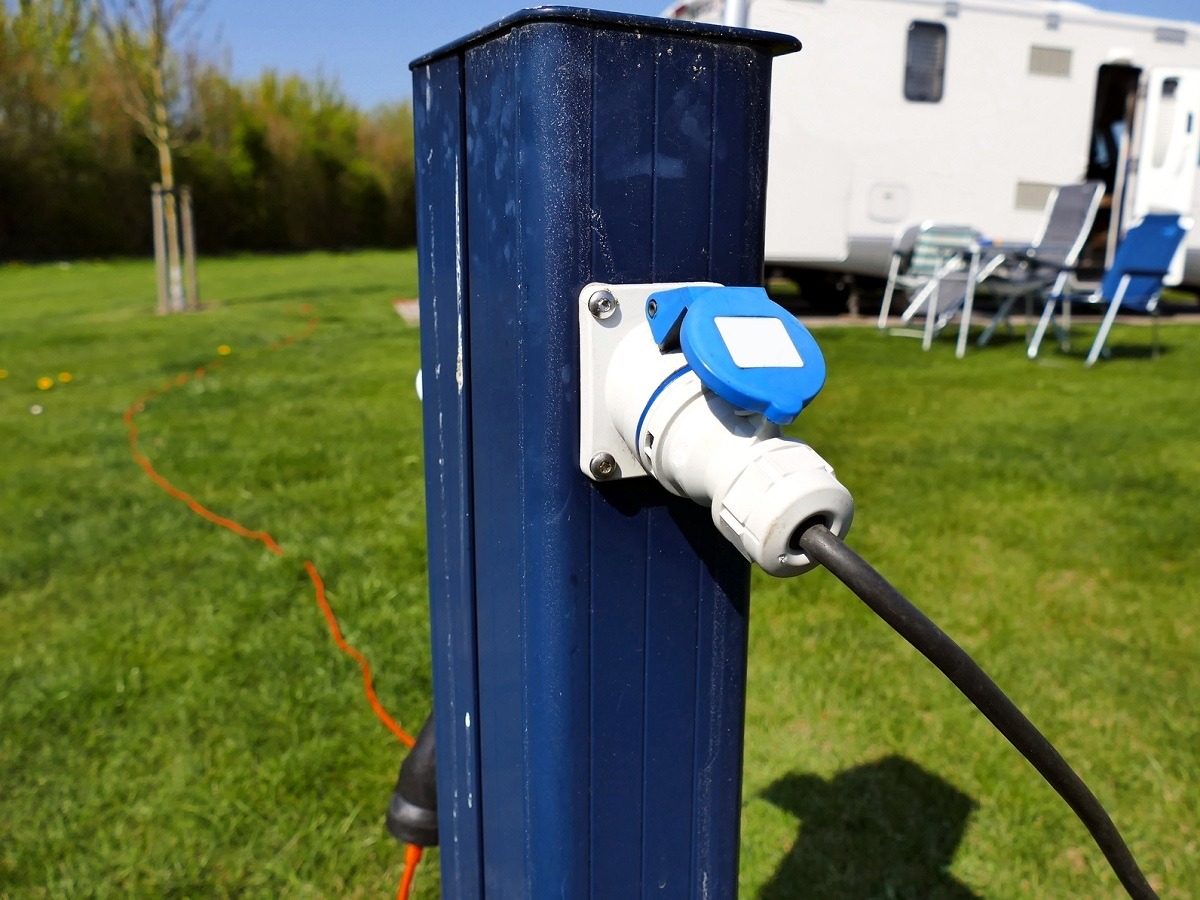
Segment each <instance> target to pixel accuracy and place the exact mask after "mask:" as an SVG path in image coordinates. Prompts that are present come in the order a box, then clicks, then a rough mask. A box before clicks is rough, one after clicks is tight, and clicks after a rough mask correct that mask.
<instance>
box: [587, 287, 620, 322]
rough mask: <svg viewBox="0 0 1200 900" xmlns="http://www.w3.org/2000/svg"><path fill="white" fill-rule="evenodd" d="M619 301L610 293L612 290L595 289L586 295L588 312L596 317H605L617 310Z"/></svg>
mask: <svg viewBox="0 0 1200 900" xmlns="http://www.w3.org/2000/svg"><path fill="white" fill-rule="evenodd" d="M618 306H620V303H618V302H617V298H616V297H614V296H613V295H612V291H596V293H594V294H592V296H590V297H588V312H590V313H591V314H592V315H593V316H595V317H596V318H597V319H607V318H608V317H609V316H611V315H612V314H613V313H615V312H616V311H617V307H618Z"/></svg>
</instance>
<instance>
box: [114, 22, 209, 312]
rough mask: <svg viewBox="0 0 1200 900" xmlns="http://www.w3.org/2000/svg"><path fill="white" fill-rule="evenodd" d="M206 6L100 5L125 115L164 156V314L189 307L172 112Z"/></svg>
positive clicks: (160, 156)
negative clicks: (185, 48) (188, 44)
mask: <svg viewBox="0 0 1200 900" xmlns="http://www.w3.org/2000/svg"><path fill="white" fill-rule="evenodd" d="M206 5H207V0H95V10H96V17H97V20H98V21H99V23H100V27H101V30H102V31H103V33H104V37H105V40H106V42H107V44H108V47H109V50H110V51H111V53H112V55H113V59H114V60H115V62H116V64H117V66H118V67H119V69H120V72H121V76H122V87H123V91H124V96H123V102H124V106H125V110H126V112H128V113H129V115H130V116H132V117H133V119H134V120H135V121H136V122H137V123H138V125H140V126H141V129H142V131H143V132H144V133H145V135H146V137H147V138H148V139H149V141H150V143H151V144H153V145H154V148H155V150H157V151H158V167H159V180H160V183H161V190H162V198H163V219H164V221H163V225H164V231H165V232H166V251H167V253H166V255H167V272H168V290H167V296H168V300H167V303H168V309H166V310H163V309H160V312H167V311H178V310H181V309H183V308H184V306H185V300H184V288H183V265H182V262H181V253H180V242H179V210H178V207H177V204H176V191H175V168H174V160H173V156H172V153H173V151H174V150H175V148H176V147H177V146H178V145H177V142H176V140H175V134H174V132H173V129H172V110H173V107H174V106H175V105H176V104H177V101H178V99H179V94H180V91H181V67H182V64H183V63H182V56H183V54H182V53H181V52H180V51H179V50H178V49H177V47H178V46H180V45H182V44H183V43H184V42H185V41H186V40H187V38H188V37H189V35H190V33H191V31H192V30H193V29H194V27H195V25H196V22H197V20H198V19H199V17H200V15H201V14H202V13H203V11H204V8H205V6H206Z"/></svg>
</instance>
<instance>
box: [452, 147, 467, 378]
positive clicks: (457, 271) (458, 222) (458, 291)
mask: <svg viewBox="0 0 1200 900" xmlns="http://www.w3.org/2000/svg"><path fill="white" fill-rule="evenodd" d="M459 165H460V162H459V160H457V159H456V160H455V161H454V287H455V295H456V297H455V302H456V304H457V310H458V353H457V358H456V359H455V362H454V381H455V383H456V384H457V385H458V393H459V395H460V396H461V395H462V392H463V383H464V382H465V380H466V379H465V378H464V376H463V271H462V249H463V248H462V198H461V196H460V195H459V191H460V184H461V182H462V179H461V178H460V177H459V171H458V167H459Z"/></svg>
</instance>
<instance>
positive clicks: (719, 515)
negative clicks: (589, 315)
mask: <svg viewBox="0 0 1200 900" xmlns="http://www.w3.org/2000/svg"><path fill="white" fill-rule="evenodd" d="M604 394H605V397H606V403H607V408H608V411H609V414H610V415H611V416H612V422H613V425H614V426H615V427H616V430H617V433H618V434H619V435H620V436H621V438H622V439H623V440H624V441H625V443H626V444H627V445H628V446H629V447H630V448H631V449H632V450H633V451H634V452H635V454H636V456H637V459H638V462H639V463H640V464H641V467H642V469H643V470H644V471H645V472H647V473H649V474H650V475H652V476H654V478H656V479H657V480H658V481H659V482H660V483H661V484H662V485H663V486H664V487H665V488H666V489H667V490H668V491H670V492H671V493H673V494H676V495H678V496H681V497H688V498H690V499H692V500H695V501H696V502H697V503H700V504H702V505H704V506H709V507H711V508H712V517H713V522H714V524H716V526H717V528H718V529H719V530H720V531H721V533H722V534H723V535H724V536H725V537H726V538H727V539H728V540H729V541H730V542H731V543H733V545H734V546H736V547H737V548H738V550H740V551H741V553H742V555H743V556H745V557H746V558H747V559H749V560H751V561H753V562H756V563H758V564H759V566H761V567H762V568H763V570H764V571H766V572H767V573H769V574H771V575H776V576H781V577H782V576H789V575H799V574H800V573H802V572H807V571H808V570H809V569H811V568H813V567H814V566H815V565H816V564H815V563H814V562H813V561H812V560H810V559H809V558H808V556H807V555H806V554H805V553H804V551H803V550H802V549H801V548H800V546H799V543H798V541H797V538H798V537H799V534H798V530H799V529H802V528H803V527H805V526H807V525H809V524H812V523H813V522H821V523H822V524H824V525H826V526H827V527H828V528H829V530H830V531H832V532H833V533H834V534H836V535H838V536H841V535H843V534H845V533H846V531H847V530H848V529H849V527H850V522H851V520H852V519H853V517H854V500H853V498H852V497H851V496H850V492H849V491H847V490H846V488H845V487H843V486H842V484H841V483H840V482H839V481H838V480H837V478H835V477H834V474H833V469H832V468H831V467H830V466H829V464H828V463H826V462H825V460H823V459H822V458H821V457H820V456H819V455H818V454H817V453H816V451H814V450H813V449H812V448H811V447H809V446H808V445H807V444H804V443H802V442H800V441H797V440H793V439H791V438H787V437H784V436H783V435H782V434H781V432H780V427H779V426H778V425H776V424H775V423H774V422H771V421H768V420H767V419H766V418H765V417H764V416H762V415H760V414H758V413H748V412H746V411H745V410H741V409H738V408H737V407H735V406H734V405H733V404H732V403H729V402H728V401H726V400H723V399H722V398H720V397H718V396H717V395H716V394H714V393H713V392H712V391H709V390H707V389H706V388H705V387H704V385H703V384H702V383H701V382H700V379H699V377H698V376H697V375H696V374H695V372H693V371H691V370H690V369H689V368H687V365H686V361H685V360H684V359H683V354H682V353H661V352H660V351H659V349H658V347H657V345H655V343H654V340H653V338H652V337H651V334H650V329H649V326H648V325H646V324H644V323H643V324H641V325H638V326H637V327H636V328H634V329H633V330H632V331H631V332H630V333H629V334H628V335H627V336H626V337H625V338H624V339H623V340H622V341H621V344H620V346H619V347H618V348H617V350H616V352H615V354H613V357H612V359H611V362H610V364H609V367H608V372H607V375H606V377H605V386H604Z"/></svg>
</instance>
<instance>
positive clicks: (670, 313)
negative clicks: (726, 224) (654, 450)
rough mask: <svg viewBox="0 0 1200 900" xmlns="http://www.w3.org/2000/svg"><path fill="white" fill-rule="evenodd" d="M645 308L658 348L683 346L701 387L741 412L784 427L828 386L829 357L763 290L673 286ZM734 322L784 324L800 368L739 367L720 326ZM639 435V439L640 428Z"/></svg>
mask: <svg viewBox="0 0 1200 900" xmlns="http://www.w3.org/2000/svg"><path fill="white" fill-rule="evenodd" d="M646 306H647V316H648V318H649V321H650V333H651V334H652V335H653V336H654V340H655V341H657V342H658V345H659V347H660V348H661V349H663V350H670V349H674V348H675V347H680V348H682V350H683V355H684V358H685V359H687V361H688V365H689V366H691V368H692V370H693V371H695V373H696V374H697V375H698V376H699V378H700V383H701V384H703V385H704V386H705V387H706V388H708V389H709V390H710V391H712V392H713V393H714V394H716V395H717V396H718V397H720V398H722V399H723V400H727V401H729V402H730V403H732V404H733V405H734V406H736V407H738V408H739V409H746V410H750V411H752V412H757V413H762V414H763V415H764V416H766V417H767V418H768V419H770V420H771V421H772V422H776V423H778V424H780V425H786V424H788V423H789V422H791V421H792V420H793V419H795V418H796V416H798V415H800V411H801V410H802V409H804V407H806V406H807V405H808V404H809V402H810V401H811V400H812V399H813V398H814V397H816V396H817V394H819V393H820V392H821V388H822V387H824V385H825V358H824V356H822V355H821V348H820V347H818V346H817V342H816V340H814V339H813V336H812V335H811V334H809V331H808V329H807V328H805V327H804V326H803V325H801V324H800V323H799V322H797V321H796V317H795V316H793V315H790V314H788V312H787V310H785V309H784V308H783V307H781V306H780V305H779V304H777V303H775V302H774V301H772V300H771V299H770V298H769V297H768V296H767V292H766V291H765V290H763V289H762V288H760V287H683V288H674V289H672V290H668V291H657V292H655V293H654V294H651V295H650V297H649V298H647V300H646ZM651 309H653V312H651ZM731 318H736V319H774V320H776V321H778V322H780V323H781V324H782V325H783V328H784V331H785V332H786V333H787V337H788V338H790V339H791V343H792V346H793V347H794V348H795V349H796V352H797V356H798V357H799V359H800V361H801V365H800V366H798V367H791V366H788V367H784V366H754V367H750V368H743V367H742V366H740V365H738V363H737V362H735V361H734V358H733V355H732V354H731V353H730V351H729V347H728V346H727V344H726V341H725V337H724V336H723V335H722V334H721V331H720V328H719V327H718V325H719V323H718V320H719V319H731ZM638 431H639V440H640V432H641V428H640V426H639V428H638Z"/></svg>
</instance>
